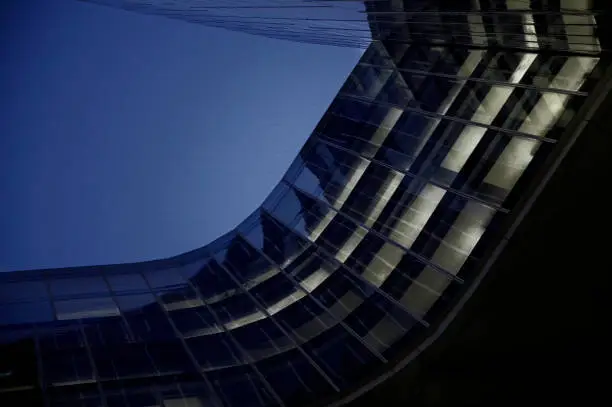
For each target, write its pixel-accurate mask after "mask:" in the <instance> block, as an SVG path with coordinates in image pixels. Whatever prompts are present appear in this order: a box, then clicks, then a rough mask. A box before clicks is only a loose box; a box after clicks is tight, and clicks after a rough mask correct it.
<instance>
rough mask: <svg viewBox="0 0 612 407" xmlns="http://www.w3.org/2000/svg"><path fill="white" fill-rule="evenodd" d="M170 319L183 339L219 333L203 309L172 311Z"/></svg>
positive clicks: (217, 327) (212, 320)
mask: <svg viewBox="0 0 612 407" xmlns="http://www.w3.org/2000/svg"><path fill="white" fill-rule="evenodd" d="M170 318H171V319H172V321H173V322H174V325H175V326H176V328H177V329H178V330H179V331H180V332H181V333H182V334H183V336H185V337H191V336H202V335H208V334H214V333H218V332H221V327H219V326H217V324H216V323H215V320H214V318H213V317H212V316H211V315H210V313H209V312H208V310H207V309H206V308H205V307H197V308H187V309H180V310H173V311H171V312H170Z"/></svg>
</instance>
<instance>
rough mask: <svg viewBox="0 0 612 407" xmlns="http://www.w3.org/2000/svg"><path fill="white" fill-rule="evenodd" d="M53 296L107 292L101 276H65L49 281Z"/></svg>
mask: <svg viewBox="0 0 612 407" xmlns="http://www.w3.org/2000/svg"><path fill="white" fill-rule="evenodd" d="M49 286H50V287H51V293H52V294H53V296H54V297H62V296H71V295H80V294H107V293H108V286H107V285H106V283H105V282H104V279H103V278H102V277H82V278H65V279H60V280H51V281H50V282H49Z"/></svg>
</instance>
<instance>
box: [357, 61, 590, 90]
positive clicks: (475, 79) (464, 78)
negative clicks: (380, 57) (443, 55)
mask: <svg viewBox="0 0 612 407" xmlns="http://www.w3.org/2000/svg"><path fill="white" fill-rule="evenodd" d="M357 65H358V66H367V67H371V68H380V69H391V70H397V71H400V72H407V73H412V74H416V75H423V76H434V77H438V78H445V79H452V80H457V81H471V82H480V83H485V84H491V85H495V86H504V87H511V88H523V89H531V90H537V91H539V92H543V93H544V92H550V93H559V94H564V95H572V96H588V93H587V92H580V91H572V90H566V89H558V88H548V87H547V88H542V87H540V86H535V85H527V84H524V83H509V82H503V81H497V80H494V79H483V78H478V77H471V76H456V75H451V74H445V73H439V72H428V71H420V70H418V69H409V68H397V67H385V66H384V65H376V64H370V63H367V62H359V63H358V64H357Z"/></svg>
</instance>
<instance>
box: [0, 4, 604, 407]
mask: <svg viewBox="0 0 612 407" xmlns="http://www.w3.org/2000/svg"><path fill="white" fill-rule="evenodd" d="M379 3H380V4H378V7H380V8H379V9H378V10H379V13H381V15H383V14H384V13H385V11H384V9H383V8H382V6H383V5H384V4H387V3H384V2H379ZM395 3H396V2H390V3H389V4H390V5H392V6H393V7H396V6H397V7H399V5H401V4H400V3H401V2H398V4H395ZM404 3H406V4H411V5H415V4H418V3H419V2H417V1H414V2H409V1H406V2H404ZM442 3H443V2H440V7H442V6H443V5H444V4H442ZM468 3H470V4H472V3H473V4H477V3H478V4H477V5H478V6H479V7H480V6H481V3H484V2H466V4H468ZM540 3H543V2H525V1H506V2H502V1H490V2H487V4H488V5H489V6H490V7H489V9H487V10H488V12H489V14H486V13H482V12H480V11H479V10H476V11H474V9H469V8H466V10H471V11H472V12H471V13H467V12H458V11H457V10H453V9H451V11H448V9H443V10H442V11H443V12H442V13H438V14H436V13H435V10H433V11H432V10H429V11H427V12H425V10H423V13H422V14H420V16H421V17H422V16H432V17H436V18H443V17H444V10H446V12H447V13H448V15H453V16H455V17H457V16H459V17H461V18H458V19H457V21H455V22H456V23H457V27H458V28H456V31H455V34H456V38H457V40H456V41H450V40H449V39H445V38H446V37H444V36H443V35H442V34H441V35H442V36H441V37H440V39H439V41H438V40H437V39H436V37H435V36H434V35H428V37H427V41H421V40H419V41H413V39H414V38H415V37H416V36H417V34H418V33H419V32H420V31H419V29H417V28H415V27H413V26H414V25H418V24H419V21H418V18H417V17H419V16H416V17H414V18H415V19H416V20H417V21H413V23H414V24H411V23H408V22H406V21H403V20H401V21H402V23H401V24H397V26H398V28H397V29H394V30H393V31H392V32H388V33H385V34H384V37H385V40H383V41H378V40H377V41H374V42H372V43H371V44H370V46H369V47H368V48H367V50H366V51H365V53H364V55H363V56H362V58H361V60H360V61H359V63H358V64H357V66H356V67H355V68H354V70H353V71H352V72H351V74H350V76H349V77H348V79H347V80H346V82H345V84H344V85H343V86H342V88H341V89H340V91H339V93H338V95H337V97H336V98H335V99H334V101H333V102H332V103H331V105H330V107H329V109H328V110H327V112H326V113H325V115H324V116H323V118H322V119H321V121H320V122H319V123H318V125H317V126H316V128H315V130H314V131H313V133H312V135H311V137H310V138H309V139H308V141H307V142H306V144H305V146H304V147H303V148H302V150H301V152H300V153H299V155H298V157H297V158H296V159H295V161H294V162H293V164H292V165H291V166H290V168H289V169H288V171H287V173H286V174H285V176H284V177H283V179H282V180H281V182H280V183H279V184H278V185H277V187H276V188H275V189H274V190H273V191H272V193H271V194H270V195H269V196H268V198H267V199H266V201H265V202H264V203H263V204H262V206H261V207H260V208H258V209H257V210H256V211H255V212H254V213H253V214H252V215H251V216H250V217H249V218H247V219H246V220H245V221H244V222H243V223H242V224H240V225H239V226H238V227H237V228H236V229H235V230H232V231H230V232H229V233H227V234H226V235H224V236H222V237H221V238H219V239H217V240H216V241H215V242H213V243H211V244H209V245H207V246H205V247H202V248H200V249H197V250H194V251H192V252H189V253H185V254H182V255H179V256H177V257H174V258H169V259H164V260H157V261H151V262H145V263H135V264H121V265H105V266H92V267H82V268H67V269H53V270H36V271H23V272H13V273H4V274H2V275H0V346H1V347H0V350H1V352H2V354H3V355H8V357H3V358H2V360H1V361H0V400H3V399H5V400H7V403H9V404H7V405H12V404H10V403H11V402H12V403H17V402H20V403H23V404H26V401H27V403H30V404H31V405H37V404H39V405H48V406H65V407H68V406H70V407H72V406H83V407H85V406H88V407H89V406H92V407H93V406H109V407H111V406H112V407H114V406H132V407H145V406H167V407H170V406H171V407H175V406H177V407H178V406H185V407H200V406H219V407H221V406H226V407H229V406H232V407H233V406H240V407H242V406H276V405H289V406H293V405H324V404H342V403H344V402H348V401H351V400H353V399H357V400H358V397H359V396H361V395H362V393H365V392H366V390H369V389H371V388H374V386H375V385H376V384H379V383H382V382H383V381H384V380H386V379H387V378H389V377H391V376H393V375H394V373H395V372H396V371H399V370H400V369H401V368H404V367H406V369H410V366H411V365H410V363H411V362H412V361H413V360H414V358H415V357H416V356H417V355H418V354H419V353H420V352H421V351H422V350H426V349H427V347H428V346H429V344H430V343H432V342H433V341H434V340H438V337H439V341H444V335H445V333H444V328H445V327H446V326H447V325H448V323H449V322H450V321H452V320H453V319H454V318H455V316H457V315H459V316H461V314H460V313H459V310H460V309H461V307H462V305H463V303H464V301H465V300H466V299H467V298H468V297H469V296H470V295H471V294H472V292H473V289H474V288H475V287H476V286H477V284H478V283H479V281H480V280H481V279H482V278H483V276H484V275H485V274H486V273H487V272H488V270H489V269H490V267H491V265H492V263H493V262H494V261H495V259H496V258H497V257H498V256H499V255H500V253H502V251H501V250H500V248H501V246H500V244H502V243H504V242H505V241H507V240H508V238H509V236H510V234H511V233H512V232H513V231H514V229H515V227H516V225H517V224H519V223H520V221H521V219H522V218H523V216H524V215H525V213H527V211H528V210H529V208H530V207H531V204H532V203H533V202H532V201H531V199H530V198H531V197H535V196H536V195H537V194H539V191H540V190H541V187H542V185H543V184H544V183H545V182H546V180H547V179H548V177H549V175H550V174H551V173H553V172H554V171H555V170H556V163H557V160H558V158H559V157H561V156H563V154H564V152H565V151H566V150H567V149H568V148H569V147H571V145H572V144H573V142H574V141H575V140H576V139H577V138H578V136H580V135H581V134H582V133H583V132H584V131H585V128H587V127H585V123H589V122H590V120H591V118H592V117H594V115H595V114H596V112H598V109H599V110H601V109H600V105H601V104H602V103H604V98H603V96H602V95H604V96H605V93H606V92H607V89H608V88H609V86H610V69H609V65H610V56H609V55H608V53H607V51H606V46H605V44H603V43H602V41H603V39H602V40H601V41H600V38H599V37H598V32H599V31H598V30H599V28H598V20H597V19H598V18H600V17H599V15H598V14H597V13H595V12H587V11H585V10H588V9H589V8H588V7H589V5H588V2H582V1H569V2H567V3H568V4H570V5H574V6H575V7H574V8H572V9H571V10H574V11H571V12H569V11H567V10H568V7H564V8H563V10H564V13H565V14H563V13H561V12H560V11H559V10H561V8H559V7H560V6H559V7H557V9H556V11H554V7H552V6H551V5H550V4H549V5H548V6H547V7H548V8H547V7H544V6H538V4H540ZM560 3H563V4H565V3H566V2H564V1H561V2H560ZM560 3H559V2H557V3H556V4H560ZM389 4H387V6H389ZM402 4H403V3H402ZM453 4H463V3H462V2H456V3H455V2H453ZM502 5H503V7H502ZM529 5H530V6H529ZM561 5H562V4H561ZM580 5H583V7H582V9H580V7H579V6H580ZM466 7H467V6H466ZM372 10H373V9H370V11H372ZM480 10H481V9H480ZM393 13H396V12H395V11H394V12H393ZM402 13H404V14H389V15H394V16H404V17H405V16H407V15H412V16H415V15H416V14H410V13H408V12H402ZM453 13H454V14H453ZM373 15H374V16H375V14H370V15H369V18H370V24H371V23H372V21H371V19H372V18H373V17H372V16H373ZM491 16H497V17H499V16H502V17H503V18H502V17H500V18H499V19H497V17H495V18H493V17H491ZM428 18H429V17H428ZM428 18H427V19H424V20H423V21H421V22H420V24H421V26H422V27H429V28H432V29H433V28H434V26H433V25H430V22H429V20H428ZM479 18H480V19H479ZM489 18H490V20H489ZM504 24H508V26H509V27H513V31H512V33H510V32H506V31H505V29H503V30H501V29H500V27H503V26H504ZM395 25H396V24H394V26H395ZM557 25H565V28H563V35H560V36H559V37H560V38H559V41H557V39H556V37H554V36H551V37H550V38H548V37H547V34H545V33H548V32H550V30H551V29H552V28H551V27H553V26H554V27H555V28H557ZM444 26H445V27H449V25H448V24H446V23H445V24H444ZM450 27H453V25H450ZM571 27H574V28H571ZM575 27H582V28H579V29H577V28H575ZM589 27H590V28H589ZM445 29H447V28H445ZM559 29H561V28H559ZM491 30H492V31H491ZM496 30H497V31H500V30H501V31H504V33H501V34H499V33H496ZM574 30H578V31H574ZM481 32H488V33H489V34H491V35H487V38H489V39H488V40H487V41H485V42H482V41H481V40H480V39H479V38H480V35H479V33H481ZM462 33H464V34H465V35H466V36H467V37H465V41H463V40H460V38H463V37H462V35H463V34H462ZM538 33H544V34H542V35H541V36H539V34H538ZM498 34H499V36H498ZM493 37H495V38H498V37H499V40H498V41H497V42H495V43H491V42H489V40H490V41H493V40H492V39H491V38H493ZM553 37H554V38H553ZM436 42H439V43H438V44H436ZM211 216H212V215H211ZM519 295H520V294H519ZM425 354H426V352H425ZM407 383H408V382H407ZM418 385H420V386H425V385H424V384H422V383H420V384H418ZM381 386H384V384H382V385H381ZM407 386H408V384H407ZM374 391H376V390H374ZM370 394H371V393H370ZM366 396H367V395H366ZM372 403H374V401H373V402H372ZM370 405H371V404H370Z"/></svg>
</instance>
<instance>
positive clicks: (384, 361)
mask: <svg viewBox="0 0 612 407" xmlns="http://www.w3.org/2000/svg"><path fill="white" fill-rule="evenodd" d="M238 236H240V237H241V238H242V239H243V240H245V241H246V242H247V243H248V242H249V241H248V240H247V239H246V237H244V236H243V235H242V233H238ZM248 244H249V246H251V247H252V248H254V249H255V250H256V251H257V252H258V253H259V254H260V255H261V256H263V257H264V258H265V259H266V261H268V263H270V264H271V265H273V266H275V267H276V268H278V269H279V270H280V272H281V273H282V274H283V275H284V276H285V277H287V278H288V279H289V280H290V281H291V283H293V285H294V287H296V288H297V289H299V290H300V291H302V292H303V293H304V294H306V296H307V297H308V298H310V299H312V301H313V302H314V303H315V304H317V306H319V307H320V308H321V309H323V310H324V311H325V312H326V313H327V314H328V315H329V316H331V317H332V318H333V319H334V320H335V321H336V323H338V324H339V325H340V326H341V327H342V328H344V329H345V330H346V331H347V332H348V333H349V334H351V336H353V337H354V338H355V339H357V340H358V341H359V342H360V343H361V344H362V345H363V346H365V347H366V348H367V349H368V350H369V351H370V352H372V354H373V355H374V356H376V357H377V358H378V359H379V360H380V361H382V362H383V363H387V359H386V358H385V357H384V356H383V355H381V354H380V352H378V351H377V350H376V349H374V348H372V347H371V346H370V345H369V344H368V343H367V342H366V341H364V340H363V338H362V337H361V336H359V335H358V334H357V332H355V331H354V330H353V329H352V328H351V327H349V326H348V325H347V324H346V323H345V322H344V321H342V320H339V319H338V318H337V317H336V316H335V315H334V314H333V313H332V312H331V311H330V310H329V308H327V307H325V306H324V305H323V304H322V303H321V302H320V301H319V300H318V299H317V298H316V297H315V296H314V295H312V294H311V292H310V291H308V290H307V289H305V288H304V287H303V286H302V285H301V284H300V283H299V282H298V281H297V280H295V278H294V277H293V276H292V275H291V274H290V273H288V272H287V271H286V270H285V269H284V268H283V267H282V266H281V265H280V264H278V263H276V262H275V261H274V260H272V259H271V258H270V257H269V256H268V255H267V254H265V253H264V252H263V251H262V250H260V249H259V248H258V247H255V246H253V245H251V244H250V243H248Z"/></svg>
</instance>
